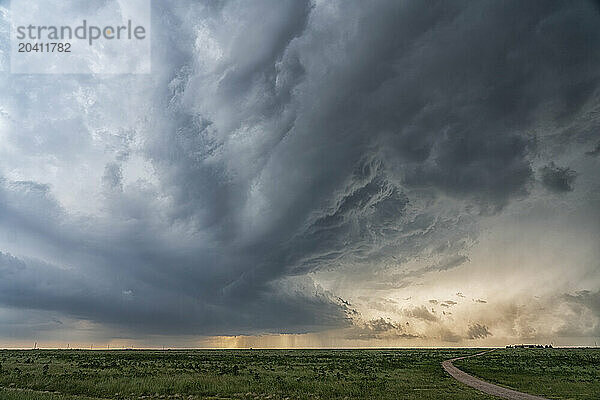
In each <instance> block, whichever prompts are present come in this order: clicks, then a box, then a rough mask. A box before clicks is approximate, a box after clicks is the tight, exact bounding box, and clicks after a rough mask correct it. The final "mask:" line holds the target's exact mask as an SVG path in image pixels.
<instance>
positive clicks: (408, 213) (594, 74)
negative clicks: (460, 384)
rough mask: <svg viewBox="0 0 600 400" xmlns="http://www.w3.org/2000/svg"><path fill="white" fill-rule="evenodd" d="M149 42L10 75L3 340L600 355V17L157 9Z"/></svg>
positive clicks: (287, 2) (264, 3)
mask: <svg viewBox="0 0 600 400" xmlns="http://www.w3.org/2000/svg"><path fill="white" fill-rule="evenodd" d="M80 3H81V4H79V6H80V7H83V10H84V11H85V12H89V13H94V12H95V11H94V10H95V7H116V8H115V9H117V10H118V9H119V8H118V7H119V6H122V5H124V4H125V1H124V0H118V1H117V0H103V1H99V2H87V1H86V2H80ZM121 3H123V4H121ZM57 12H58V11H57ZM62 12H64V10H62ZM73 12H75V11H73ZM77 12H78V13H81V12H82V9H77ZM8 29H9V3H8V1H6V0H0V65H4V66H6V65H7V64H8V62H9V61H8V49H9V42H8ZM151 40H152V55H151V57H152V62H151V68H152V72H151V73H149V74H139V75H135V74H112V75H111V74H104V75H103V74H95V75H94V74H54V75H44V74H37V75H26V74H11V73H9V72H8V69H6V68H4V69H3V68H1V67H0V71H2V70H4V72H0V347H30V346H32V344H33V343H34V342H37V343H38V345H39V346H42V347H44V346H46V347H53V346H54V347H62V346H66V345H67V344H69V345H70V346H72V347H77V346H80V347H86V348H87V347H89V346H97V347H106V346H113V347H120V346H128V347H130V346H138V347H161V346H167V347H391V346H393V347H411V346H503V345H505V344H509V343H554V344H555V345H593V344H594V343H595V342H597V341H600V261H599V260H600V246H599V242H600V240H599V239H600V174H598V171H600V169H599V167H600V46H598V43H600V3H598V2H592V1H577V2H564V1H563V2H556V1H550V0H547V1H546V0H544V1H527V2H523V1H518V0H517V1H510V0H508V1H467V2H464V1H452V2H450V1H431V2H421V1H399V0H374V1H369V2H365V1H358V0H326V1H325V0H312V1H309V0H306V1H305V0H252V1H241V0H240V1H235V0H232V1H229V0H224V1H190V0H177V1H160V2H159V1H156V2H153V5H152V31H151Z"/></svg>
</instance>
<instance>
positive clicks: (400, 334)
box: [344, 318, 420, 340]
mask: <svg viewBox="0 0 600 400" xmlns="http://www.w3.org/2000/svg"><path fill="white" fill-rule="evenodd" d="M344 337H345V338H346V339H356V340H390V339H391V340H393V339H417V338H419V337H420V336H419V335H415V334H414V333H410V332H407V331H406V329H405V328H404V326H402V324H401V323H395V322H392V321H389V320H385V319H383V318H379V319H373V320H370V321H366V322H362V323H355V325H354V326H353V327H352V328H350V329H348V330H347V331H346V334H345V335H344Z"/></svg>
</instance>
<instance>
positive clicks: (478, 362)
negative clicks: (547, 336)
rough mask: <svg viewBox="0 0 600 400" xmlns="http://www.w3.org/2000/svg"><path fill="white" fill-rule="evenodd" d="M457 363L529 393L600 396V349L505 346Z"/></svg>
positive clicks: (484, 376)
mask: <svg viewBox="0 0 600 400" xmlns="http://www.w3.org/2000/svg"><path fill="white" fill-rule="evenodd" d="M454 365H455V366H457V367H458V368H460V369H462V370H463V371H465V372H468V373H469V374H471V375H475V376H477V377H479V378H481V379H484V380H486V381H488V382H492V383H495V384H497V385H500V386H506V387H510V388H512V389H516V390H519V391H522V392H526V393H532V394H537V395H543V396H546V397H550V398H553V399H600V349H506V350H497V351H494V352H491V353H488V354H485V355H483V356H480V357H474V358H469V359H465V360H460V361H456V362H455V363H454Z"/></svg>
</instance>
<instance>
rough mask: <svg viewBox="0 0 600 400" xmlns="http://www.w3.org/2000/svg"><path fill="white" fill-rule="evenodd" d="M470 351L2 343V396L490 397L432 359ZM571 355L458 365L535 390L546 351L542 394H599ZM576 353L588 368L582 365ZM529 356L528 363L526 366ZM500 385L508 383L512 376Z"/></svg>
mask: <svg viewBox="0 0 600 400" xmlns="http://www.w3.org/2000/svg"><path fill="white" fill-rule="evenodd" d="M478 351H479V350H476V349H407V350H194V351H93V352H92V351H69V350H35V351H31V350H29V351H8V350H5V351H0V363H1V365H2V368H1V370H0V388H1V389H0V399H7V400H33V399H35V400H37V399H40V400H67V399H68V400H71V399H83V400H85V399H190V400H191V399H286V398H287V399H492V397H490V396H486V395H483V394H480V393H478V392H477V391H475V390H474V389H471V388H469V387H466V386H464V385H463V384H461V383H459V382H457V381H455V380H454V379H453V378H451V377H450V376H449V375H447V374H446V373H445V372H444V371H443V370H442V368H441V366H440V363H441V361H443V360H445V359H448V358H452V357H457V356H461V355H466V354H472V353H475V352H478ZM569 352H570V350H569V351H566V353H564V351H562V350H554V351H553V352H552V353H550V352H546V353H543V352H539V353H538V352H536V351H535V350H534V351H531V352H527V354H525V353H524V354H523V355H522V356H521V357H520V358H518V359H517V358H514V357H512V355H511V353H510V352H506V354H507V355H508V356H509V358H508V361H503V360H504V358H502V357H500V356H501V355H504V354H505V351H503V350H502V351H497V352H494V353H491V354H490V355H489V356H484V357H482V358H481V359H479V358H473V359H469V360H467V361H466V362H463V364H464V365H465V366H468V368H467V367H465V369H470V371H471V372H473V373H474V374H476V375H479V376H482V377H484V376H486V374H487V373H489V372H490V371H491V372H492V373H494V374H495V373H499V371H501V370H502V368H504V366H505V365H506V370H504V372H503V373H499V376H501V377H502V379H500V380H498V379H490V381H494V382H499V383H504V382H503V381H502V380H503V379H505V378H504V377H505V376H506V377H510V376H512V375H511V373H512V372H514V371H511V370H512V369H513V367H512V366H513V364H514V363H515V362H517V361H518V362H519V363H520V364H519V365H520V366H521V374H522V375H523V376H525V377H526V378H523V379H522V380H521V381H519V382H517V383H519V384H522V383H524V382H527V384H526V385H525V386H519V385H517V384H515V386H513V387H516V388H521V389H523V390H525V389H527V388H528V387H530V388H531V387H533V388H535V387H536V386H535V380H536V379H539V382H550V381H551V380H552V375H553V372H554V370H552V369H550V368H546V369H545V370H541V369H539V370H538V369H536V368H535V365H537V364H536V363H538V357H539V358H541V359H544V360H546V359H548V362H547V363H548V365H549V364H552V361H551V360H550V359H552V357H551V356H548V354H556V355H557V357H556V360H558V361H559V362H560V363H561V364H560V365H561V366H562V367H561V368H562V370H561V375H560V380H562V381H563V383H562V384H556V385H551V386H548V387H547V389H548V390H550V392H545V393H546V394H550V393H554V392H552V391H551V390H555V389H556V390H557V391H556V392H555V393H556V394H558V395H561V396H562V395H563V393H571V394H569V396H571V397H561V398H577V399H583V398H597V397H594V396H592V397H589V396H590V393H592V392H593V390H596V391H597V389H598V372H597V371H591V365H592V364H593V363H594V362H595V363H596V365H598V352H593V351H591V350H589V351H576V352H574V353H569ZM514 354H516V353H514ZM498 357H500V358H498ZM582 360H587V363H588V364H586V365H587V366H584V367H582V366H581V363H582ZM488 362H490V363H489V365H488ZM571 362H573V363H574V364H570V366H569V368H570V369H567V368H566V365H568V364H569V363H571ZM528 363H533V364H532V365H530V366H529V367H527V364H528ZM544 365H545V364H544ZM461 366H462V364H461ZM499 366H501V367H502V368H500V367H499ZM499 368H500V370H499ZM582 368H583V369H582ZM582 370H583V371H586V372H585V373H584V374H582V372H581V371H582ZM542 371H545V372H546V373H547V375H544V373H542ZM569 371H571V372H569ZM586 374H587V375H586ZM583 379H587V381H585V383H586V384H589V385H590V386H586V384H584V381H583ZM594 379H595V381H593V380H594ZM590 380H591V381H590ZM506 382H507V383H506V384H510V385H511V386H512V381H509V380H507V381H506ZM527 385H530V386H527ZM569 387H571V389H569ZM594 388H595V389H594ZM534 391H535V390H534ZM586 396H588V397H586Z"/></svg>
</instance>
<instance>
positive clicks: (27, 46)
mask: <svg viewBox="0 0 600 400" xmlns="http://www.w3.org/2000/svg"><path fill="white" fill-rule="evenodd" d="M70 52H71V43H58V42H56V43H23V42H20V43H19V53H70Z"/></svg>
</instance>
